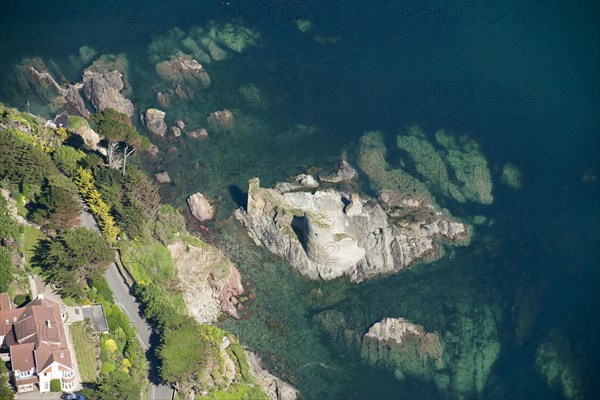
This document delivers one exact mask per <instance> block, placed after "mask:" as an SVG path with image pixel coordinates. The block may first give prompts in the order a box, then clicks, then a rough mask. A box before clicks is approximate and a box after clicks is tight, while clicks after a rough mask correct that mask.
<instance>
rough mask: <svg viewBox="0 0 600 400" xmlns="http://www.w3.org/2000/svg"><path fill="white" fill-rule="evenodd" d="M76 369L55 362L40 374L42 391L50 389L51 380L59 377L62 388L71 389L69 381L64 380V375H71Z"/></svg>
mask: <svg viewBox="0 0 600 400" xmlns="http://www.w3.org/2000/svg"><path fill="white" fill-rule="evenodd" d="M73 373H74V371H73V370H72V369H66V368H65V367H63V366H62V365H60V364H59V363H57V362H54V363H52V364H51V365H50V367H48V368H46V369H45V371H44V372H42V373H41V374H38V376H39V379H40V392H49V391H50V381H51V380H52V379H59V380H60V381H61V382H62V389H63V390H69V389H71V386H70V383H69V382H63V377H71V376H72V375H71V374H73Z"/></svg>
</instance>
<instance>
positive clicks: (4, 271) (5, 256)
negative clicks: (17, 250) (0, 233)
mask: <svg viewBox="0 0 600 400" xmlns="http://www.w3.org/2000/svg"><path fill="white" fill-rule="evenodd" d="M14 272H15V268H14V266H13V262H12V255H11V254H10V253H9V252H8V250H7V249H6V247H4V246H0V293H4V292H6V291H7V290H8V287H9V286H10V283H11V282H12V280H13V274H14Z"/></svg>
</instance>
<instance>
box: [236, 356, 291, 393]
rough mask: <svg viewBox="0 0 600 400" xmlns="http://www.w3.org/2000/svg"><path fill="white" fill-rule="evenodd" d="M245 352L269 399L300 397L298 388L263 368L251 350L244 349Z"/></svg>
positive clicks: (257, 379)
mask: <svg viewBox="0 0 600 400" xmlns="http://www.w3.org/2000/svg"><path fill="white" fill-rule="evenodd" d="M244 353H245V354H246V359H247V360H248V364H249V366H250V369H251V373H252V375H253V376H254V379H255V380H256V381H257V382H258V384H259V385H260V387H261V388H262V390H263V391H264V392H265V393H266V395H267V397H268V398H269V400H296V399H297V398H298V389H296V388H295V387H293V386H292V385H290V384H289V383H287V382H285V381H282V380H281V379H279V378H277V377H276V376H274V375H272V374H271V373H269V371H267V370H265V369H263V368H262V365H261V363H260V359H259V358H258V356H257V355H256V354H254V353H251V352H249V351H244Z"/></svg>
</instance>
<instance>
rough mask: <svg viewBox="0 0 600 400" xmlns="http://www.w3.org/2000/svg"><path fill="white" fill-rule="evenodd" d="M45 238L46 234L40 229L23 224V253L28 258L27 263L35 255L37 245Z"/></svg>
mask: <svg viewBox="0 0 600 400" xmlns="http://www.w3.org/2000/svg"><path fill="white" fill-rule="evenodd" d="M44 238H45V236H44V234H43V233H42V232H40V230H39V229H36V228H34V227H31V226H29V225H25V226H23V254H25V260H27V264H29V263H30V260H31V257H33V256H34V254H35V252H34V249H35V246H36V245H37V243H38V242H39V241H40V240H42V239H44Z"/></svg>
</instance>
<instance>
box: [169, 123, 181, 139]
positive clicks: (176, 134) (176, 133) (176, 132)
mask: <svg viewBox="0 0 600 400" xmlns="http://www.w3.org/2000/svg"><path fill="white" fill-rule="evenodd" d="M171 134H173V136H174V137H176V138H178V137H181V129H179V128H178V127H176V126H172V127H171Z"/></svg>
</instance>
